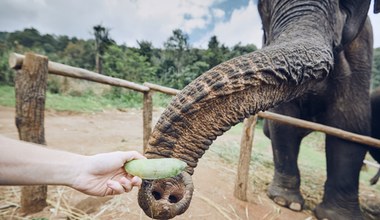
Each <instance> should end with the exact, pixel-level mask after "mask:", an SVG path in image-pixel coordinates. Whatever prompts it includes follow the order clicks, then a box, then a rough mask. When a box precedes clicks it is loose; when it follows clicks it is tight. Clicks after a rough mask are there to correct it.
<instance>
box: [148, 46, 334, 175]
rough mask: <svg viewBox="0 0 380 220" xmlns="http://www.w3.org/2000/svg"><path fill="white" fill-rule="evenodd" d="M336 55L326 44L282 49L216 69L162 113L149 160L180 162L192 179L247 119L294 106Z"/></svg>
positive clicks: (264, 50)
mask: <svg viewBox="0 0 380 220" xmlns="http://www.w3.org/2000/svg"><path fill="white" fill-rule="evenodd" d="M332 63H333V54H332V52H331V50H330V49H329V48H328V47H326V46H325V47H323V46H322V45H316V44H307V43H306V42H305V43H303V44H301V43H300V42H298V43H297V44H295V45H276V46H273V47H267V48H264V49H262V50H261V51H258V52H253V53H250V54H248V55H244V56H241V57H237V58H235V59H232V60H229V61H227V62H225V63H222V64H220V65H219V66H217V67H215V68H213V69H211V70H210V71H208V72H206V73H205V74H203V75H201V76H200V77H199V78H197V79H196V80H195V81H193V82H192V83H191V84H189V85H188V86H187V87H185V88H184V89H183V90H182V91H181V92H180V93H179V94H178V95H177V96H176V97H175V98H174V99H173V100H172V102H171V104H170V105H169V107H168V108H167V109H166V111H165V112H164V113H163V114H162V116H161V118H160V120H159V121H158V123H157V125H156V127H155V129H154V131H153V133H152V135H151V138H150V142H149V144H150V145H151V146H150V147H148V149H147V151H146V152H145V154H146V156H147V157H151V158H154V157H175V158H179V159H181V160H183V161H185V162H187V164H188V168H187V172H188V173H190V174H192V173H193V169H194V168H195V167H196V165H197V161H198V159H199V158H200V157H201V156H202V155H203V154H204V153H205V151H206V150H207V149H208V147H209V146H210V145H211V143H212V141H213V140H215V139H216V138H217V136H220V135H222V134H223V133H224V132H225V131H227V130H229V129H230V128H231V126H233V125H235V124H237V123H239V122H241V121H242V120H244V118H246V117H248V116H250V115H253V114H256V113H257V112H258V111H261V110H266V109H268V108H271V107H273V106H274V105H278V104H280V103H281V102H286V101H289V100H291V99H293V98H296V97H298V96H300V95H301V94H303V93H304V92H305V90H307V89H310V87H311V86H310V83H313V84H315V81H316V80H323V79H324V78H325V77H326V76H327V75H328V73H329V72H330V70H331V68H332Z"/></svg>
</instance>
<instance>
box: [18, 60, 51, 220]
mask: <svg viewBox="0 0 380 220" xmlns="http://www.w3.org/2000/svg"><path fill="white" fill-rule="evenodd" d="M47 75H48V59H47V57H44V56H40V55H36V54H32V53H27V54H26V56H25V59H24V64H23V65H22V69H21V70H19V71H18V73H17V74H16V77H15V90H16V126H17V129H18V132H19V137H20V139H21V140H23V141H28V142H33V143H37V144H43V145H45V144H46V141H45V129H44V110H45V98H46V87H47ZM46 198H47V186H24V187H22V190H21V212H22V213H24V214H30V213H35V212H39V211H41V210H42V209H43V208H45V207H46V206H47V203H46Z"/></svg>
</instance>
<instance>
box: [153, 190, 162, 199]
mask: <svg viewBox="0 0 380 220" xmlns="http://www.w3.org/2000/svg"><path fill="white" fill-rule="evenodd" d="M152 195H153V197H154V199H156V200H160V199H161V198H162V196H161V193H159V192H157V191H153V192H152Z"/></svg>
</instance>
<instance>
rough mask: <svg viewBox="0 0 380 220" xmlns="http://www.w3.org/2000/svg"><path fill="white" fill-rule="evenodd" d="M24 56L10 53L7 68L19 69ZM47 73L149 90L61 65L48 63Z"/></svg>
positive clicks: (127, 82) (128, 82) (134, 84)
mask: <svg viewBox="0 0 380 220" xmlns="http://www.w3.org/2000/svg"><path fill="white" fill-rule="evenodd" d="M24 58H25V56H24V55H21V54H17V53H12V54H11V55H10V56H9V66H10V67H11V68H12V69H19V68H21V66H22V64H23V60H24ZM48 70H49V73H51V74H55V75H61V76H68V77H72V78H77V79H85V80H89V81H93V82H98V83H102V84H107V85H111V86H118V87H123V88H126V89H132V90H134V91H137V92H148V91H149V88H148V87H146V86H143V85H140V84H137V83H134V82H130V81H127V80H123V79H119V78H114V77H110V76H105V75H101V74H99V73H95V72H92V71H89V70H86V69H82V68H77V67H72V66H68V65H65V64H61V63H56V62H52V61H49V63H48Z"/></svg>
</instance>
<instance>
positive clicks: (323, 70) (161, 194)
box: [138, 0, 380, 219]
mask: <svg viewBox="0 0 380 220" xmlns="http://www.w3.org/2000/svg"><path fill="white" fill-rule="evenodd" d="M375 4H376V6H375V12H376V13H377V12H379V11H380V7H379V6H380V3H379V1H378V0H376V1H375ZM369 5H370V0H286V1H284V0H259V2H258V10H259V14H260V17H261V21H262V26H263V32H264V36H263V47H262V48H261V49H260V50H257V51H254V52H252V53H249V54H245V55H242V56H239V57H235V58H233V59H231V60H228V61H226V62H223V63H221V64H219V65H217V66H216V67H213V68H212V69H210V70H208V71H206V72H205V73H203V74H202V75H200V76H199V77H198V78H196V79H195V80H193V81H192V82H191V83H189V84H188V85H187V86H185V88H183V89H182V90H181V91H180V92H179V93H178V94H177V95H176V96H175V97H173V99H172V100H171V102H170V104H169V105H168V106H167V108H166V109H165V110H164V112H163V113H162V114H161V116H160V118H159V120H158V122H157V123H156V125H155V126H154V129H153V131H152V133H151V135H150V139H149V146H147V148H146V149H145V152H144V153H145V156H146V157H147V158H169V157H172V158H178V159H180V160H182V161H184V162H186V163H187V167H186V170H185V171H183V172H182V173H181V174H179V175H178V176H175V177H172V178H166V179H159V180H144V181H143V183H142V186H141V188H140V190H139V193H138V203H139V205H140V207H141V208H142V209H143V210H144V212H145V214H146V215H148V216H150V217H151V218H155V219H170V218H173V217H175V216H177V215H180V214H182V213H184V212H185V211H186V210H187V208H188V207H189V205H190V202H191V198H192V194H193V190H194V184H193V182H192V174H193V173H194V171H195V168H196V166H197V163H198V160H199V159H200V158H201V157H202V155H203V154H204V153H205V152H206V151H207V150H208V149H209V146H210V145H211V144H212V143H213V141H214V140H215V139H216V138H217V137H218V136H220V135H222V134H223V133H224V132H226V131H228V130H229V129H230V128H231V127H232V126H234V125H236V124H237V123H239V122H241V121H243V120H244V119H245V118H247V117H249V116H251V115H254V114H256V113H258V112H259V111H265V110H268V109H275V110H277V111H282V112H283V113H287V112H284V111H287V109H289V114H290V115H293V116H296V117H297V116H298V117H301V118H302V117H304V115H305V114H304V113H303V110H306V111H309V112H308V115H309V116H310V117H309V118H310V119H312V120H315V121H318V122H322V123H324V124H326V125H330V126H334V127H338V128H341V129H344V130H347V131H351V132H355V133H359V134H363V135H370V122H369V120H370V97H369V92H368V91H369V88H370V76H371V62H372V49H373V39H372V38H373V36H372V27H371V24H370V21H369V19H368V17H367V13H368V10H369ZM237 34H238V33H237ZM280 106H282V107H280ZM301 110H302V111H301ZM272 126H276V124H273V125H272ZM282 130H283V129H282ZM285 132H286V131H285ZM278 133H279V132H277V133H276V132H273V133H272V131H270V136H271V138H272V137H274V136H277V135H279V136H280V137H284V136H286V137H287V138H286V143H285V144H283V143H278V144H275V145H277V146H275V147H274V151H275V155H276V157H279V158H277V159H275V177H274V180H273V182H272V184H271V186H272V187H271V188H270V189H269V192H270V193H269V194H270V195H271V197H272V198H273V199H274V201H277V203H280V204H282V205H285V206H289V207H290V208H294V209H301V208H302V204H303V199H302V197H301V195H300V194H299V189H298V187H299V179H300V177H299V174H298V168H297V165H296V160H297V158H296V154H297V152H298V147H297V144H298V143H297V142H298V140H299V138H300V135H301V136H302V135H305V134H304V132H303V131H301V130H298V131H296V132H295V133H294V134H293V133H292V134H290V135H288V134H287V135H285V134H282V133H279V134H278ZM273 140H275V139H273ZM367 150H368V149H367V146H364V145H361V144H357V143H352V142H349V141H345V140H342V139H339V138H336V137H333V136H330V135H327V136H326V157H327V180H326V182H325V187H324V196H323V200H322V201H321V203H320V204H319V205H318V206H317V207H316V209H315V211H314V213H315V215H316V217H317V218H319V219H324V218H326V219H362V218H363V215H362V213H361V211H360V209H359V200H358V187H359V186H358V182H359V171H360V168H361V165H362V162H363V159H364V156H365V154H366V152H367ZM277 152H278V153H277ZM281 152H285V153H286V154H288V156H287V157H285V158H282V159H285V160H286V161H285V162H283V161H281V157H283V155H278V154H281ZM289 164H290V167H289ZM347 167H350V169H347ZM276 198H277V199H276ZM282 201H284V202H282Z"/></svg>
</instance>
